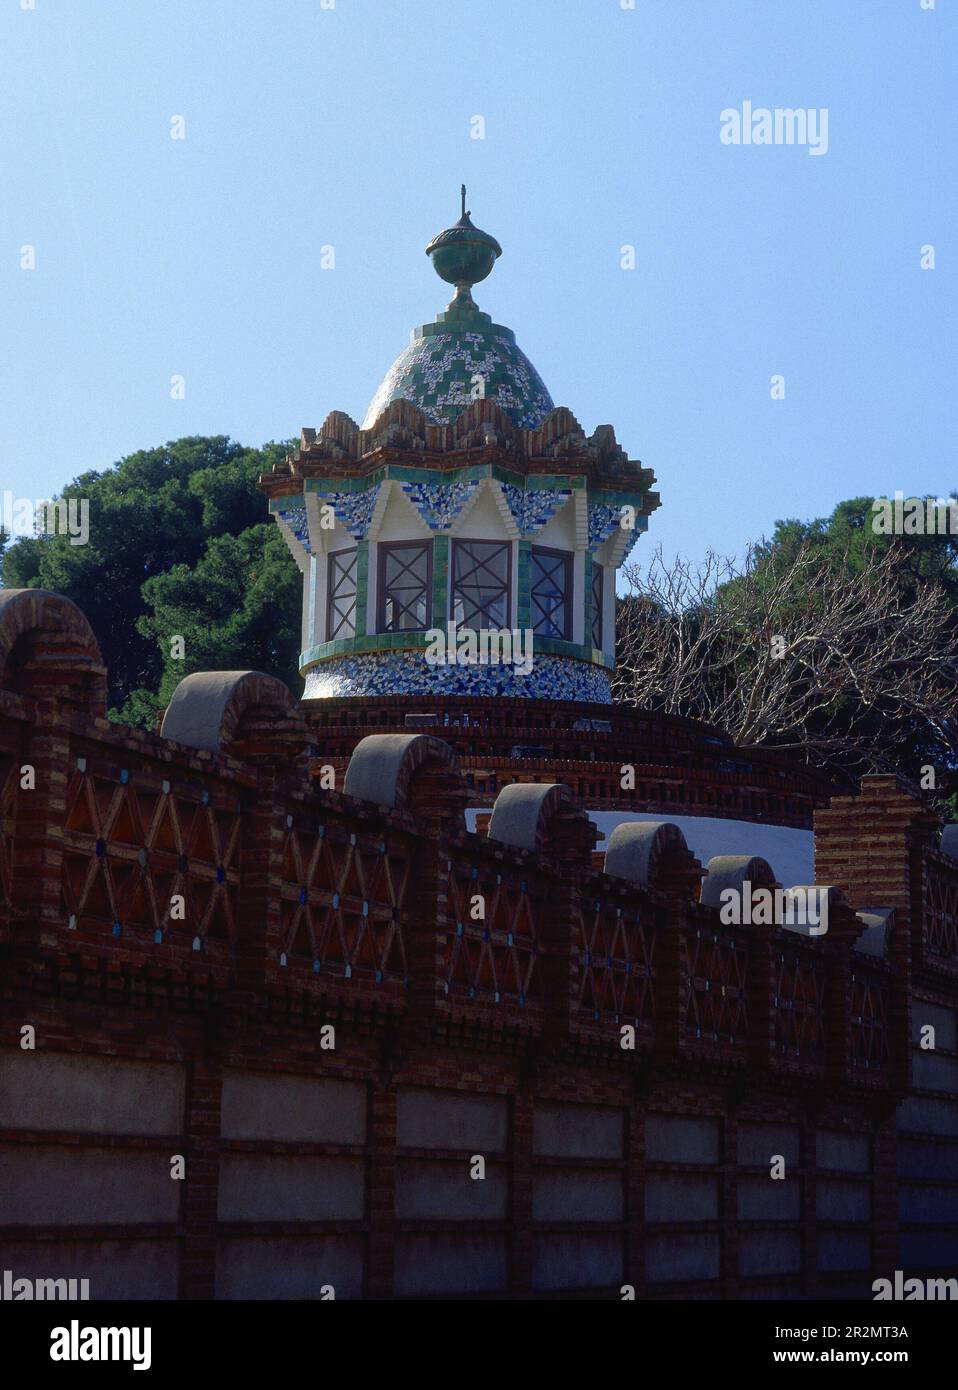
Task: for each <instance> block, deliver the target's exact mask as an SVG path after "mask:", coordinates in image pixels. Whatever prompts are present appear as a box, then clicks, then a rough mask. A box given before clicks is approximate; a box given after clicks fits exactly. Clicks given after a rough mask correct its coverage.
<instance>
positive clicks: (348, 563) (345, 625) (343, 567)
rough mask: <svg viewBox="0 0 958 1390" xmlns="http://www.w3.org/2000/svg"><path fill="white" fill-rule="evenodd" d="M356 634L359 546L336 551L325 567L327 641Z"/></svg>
mask: <svg viewBox="0 0 958 1390" xmlns="http://www.w3.org/2000/svg"><path fill="white" fill-rule="evenodd" d="M355 635H356V547H355V546H354V547H353V548H352V550H334V551H332V552H331V553H330V555H329V557H328V559H327V568H326V640H327V642H331V641H333V639H334V638H336V637H355Z"/></svg>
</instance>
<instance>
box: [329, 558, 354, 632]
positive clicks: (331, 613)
mask: <svg viewBox="0 0 958 1390" xmlns="http://www.w3.org/2000/svg"><path fill="white" fill-rule="evenodd" d="M341 555H352V557H353V630H352V632H349V633H343V634H341V635H339V636H338V635H336V634H334V633H333V561H334V560H338V559H339V557H340V556H341ZM358 561H359V547H358V546H355V545H353V546H349V545H344V546H343V548H342V549H341V550H330V551H327V553H326V641H327V642H336V641H340V640H343V641H345V640H348V639H349V638H351V637H355V636H356V619H357V616H358V615H357V612H356V600H357V598H358V585H357V566H358Z"/></svg>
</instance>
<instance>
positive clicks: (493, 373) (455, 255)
mask: <svg viewBox="0 0 958 1390" xmlns="http://www.w3.org/2000/svg"><path fill="white" fill-rule="evenodd" d="M426 253H427V255H429V256H430V257H431V258H432V261H433V268H434V269H435V271H436V273H437V274H438V275H439V276H441V278H442V279H444V280H447V281H449V282H450V283H452V284H455V286H456V293H455V296H454V298H453V300H452V302H451V303H450V304H449V305H448V307H447V308H446V310H445V312H444V313H442V314H440V315H439V316H438V318H437V319H436V321H435V322H434V323H429V324H424V325H423V327H422V328H418V329H416V330H415V331H414V332H413V335H412V341H411V342H410V344H409V346H408V347H407V348H406V350H405V351H404V352H402V353H400V355H399V356H398V357H397V358H396V360H395V362H394V363H393V365H392V366H391V367H390V369H389V371H388V372H387V373H386V375H385V377H384V378H383V380H382V382H381V384H380V387H379V390H378V391H377V392H376V394H375V395H374V396H373V398H372V400H371V401H370V403H369V409H368V410H367V411H366V415H365V418H364V420H363V424H362V428H363V429H372V427H373V426H374V425H375V423H376V421H377V420H378V418H379V416H380V415H381V414H382V412H383V411H384V410H385V409H386V407H387V406H388V405H389V404H390V403H391V402H392V401H396V400H407V401H412V402H413V403H414V404H415V405H417V406H418V407H419V409H420V410H421V411H422V412H423V414H424V415H425V416H426V418H427V420H429V421H430V423H431V424H434V425H451V424H452V422H453V421H454V420H455V419H456V417H457V416H458V415H459V414H460V413H461V412H462V411H463V410H464V409H465V408H466V406H468V405H470V404H471V403H472V402H473V401H474V400H477V399H495V400H496V401H497V402H498V404H499V406H500V407H501V409H502V410H504V411H505V413H506V414H507V415H508V416H510V418H511V419H512V421H513V423H514V424H516V425H519V426H520V428H522V429H537V428H538V427H539V425H541V424H542V421H543V420H544V419H545V417H546V416H547V415H548V414H549V412H550V411H551V410H553V409H554V407H553V403H552V397H551V396H550V395H549V392H548V391H547V390H546V388H545V385H544V383H543V381H542V378H541V377H540V375H539V373H538V372H537V371H536V369H535V367H534V366H533V365H532V363H531V362H530V361H529V359H528V357H527V356H526V355H525V353H524V352H523V351H522V349H521V348H519V347H518V346H517V344H516V338H515V334H514V333H513V332H512V330H511V329H509V328H505V327H503V325H502V324H498V323H493V322H492V319H491V318H490V317H489V315H488V314H484V313H482V312H481V310H480V309H479V308H478V306H477V305H476V303H475V301H474V300H473V298H472V293H471V287H472V286H473V285H474V284H475V283H476V282H477V281H478V280H484V279H485V277H486V276H487V275H488V274H489V272H490V270H491V269H492V267H493V265H494V264H495V261H496V258H497V257H498V256H499V255H500V254H501V247H500V246H499V243H498V242H497V241H496V239H495V237H492V236H490V235H489V234H488V232H482V231H480V230H479V229H478V228H476V227H474V226H473V225H472V222H471V221H470V219H469V214H468V213H467V212H466V210H465V196H463V215H462V217H461V218H460V219H459V221H458V222H457V223H456V225H455V226H454V227H450V228H447V230H446V231H444V232H440V233H439V235H438V236H436V237H434V238H433V239H432V241H431V242H430V243H429V245H428V246H427V247H426Z"/></svg>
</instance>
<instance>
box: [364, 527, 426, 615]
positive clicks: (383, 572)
mask: <svg viewBox="0 0 958 1390" xmlns="http://www.w3.org/2000/svg"><path fill="white" fill-rule="evenodd" d="M431 588H432V542H431V541H384V542H383V543H382V544H381V545H380V547H379V615H378V623H377V628H378V631H379V632H417V631H418V632H421V631H423V630H424V629H425V628H427V627H428V626H429V622H430V612H431V608H432V603H431Z"/></svg>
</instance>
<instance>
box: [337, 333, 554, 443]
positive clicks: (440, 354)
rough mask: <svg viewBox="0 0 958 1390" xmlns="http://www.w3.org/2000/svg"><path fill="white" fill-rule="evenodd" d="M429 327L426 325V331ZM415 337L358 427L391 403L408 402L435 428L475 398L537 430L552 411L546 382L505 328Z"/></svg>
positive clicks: (372, 420)
mask: <svg viewBox="0 0 958 1390" xmlns="http://www.w3.org/2000/svg"><path fill="white" fill-rule="evenodd" d="M431 326H432V325H430V327H431ZM490 327H491V328H492V329H493V330H494V331H491V332H490V331H486V332H482V331H471V332H463V331H456V332H449V333H434V334H430V335H428V336H414V337H413V340H412V342H411V343H410V344H409V346H408V347H407V348H406V350H405V352H403V353H401V354H400V355H399V357H397V358H396V361H395V362H394V363H393V365H392V366H391V367H390V369H389V371H388V372H387V373H386V375H385V376H384V377H383V380H382V383H381V384H380V387H379V390H378V391H377V392H376V394H375V395H374V396H373V398H372V400H371V401H370V403H369V409H368V410H367V411H366V416H365V419H364V420H363V425H362V428H363V429H372V427H373V425H374V424H375V423H376V421H377V420H378V418H379V416H380V415H381V414H382V412H383V411H384V410H385V409H386V406H387V405H389V404H390V402H391V401H396V400H400V399H405V400H407V401H412V402H413V403H414V404H415V405H418V406H419V409H420V410H421V411H422V413H423V414H424V415H425V416H426V418H427V420H429V421H430V423H431V424H434V425H449V424H452V422H453V421H454V420H455V419H456V417H457V416H458V415H459V414H460V412H461V411H463V410H465V408H466V406H468V405H471V404H472V402H473V401H474V400H475V399H476V397H477V394H481V395H482V396H484V397H486V398H490V397H491V398H494V399H495V400H496V401H497V402H498V403H499V405H500V406H501V408H502V409H503V410H504V411H505V413H506V414H507V415H508V416H509V417H510V418H511V419H512V421H513V423H514V424H516V425H519V426H520V427H521V428H523V429H530V430H531V429H537V428H538V427H539V425H541V424H542V421H543V420H544V419H545V418H546V416H547V415H548V414H549V412H550V411H551V410H552V409H553V408H554V407H553V403H552V397H551V396H550V395H549V392H548V391H547V390H546V387H545V384H544V382H543V380H542V378H541V377H540V375H539V373H538V372H537V371H536V369H535V367H534V366H533V365H532V363H531V362H530V361H529V359H528V357H527V356H526V355H525V353H524V352H523V351H522V349H521V348H519V347H518V346H517V345H516V341H515V338H514V337H513V335H512V334H511V333H509V330H508V329H503V328H501V327H499V326H498V325H490Z"/></svg>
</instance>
